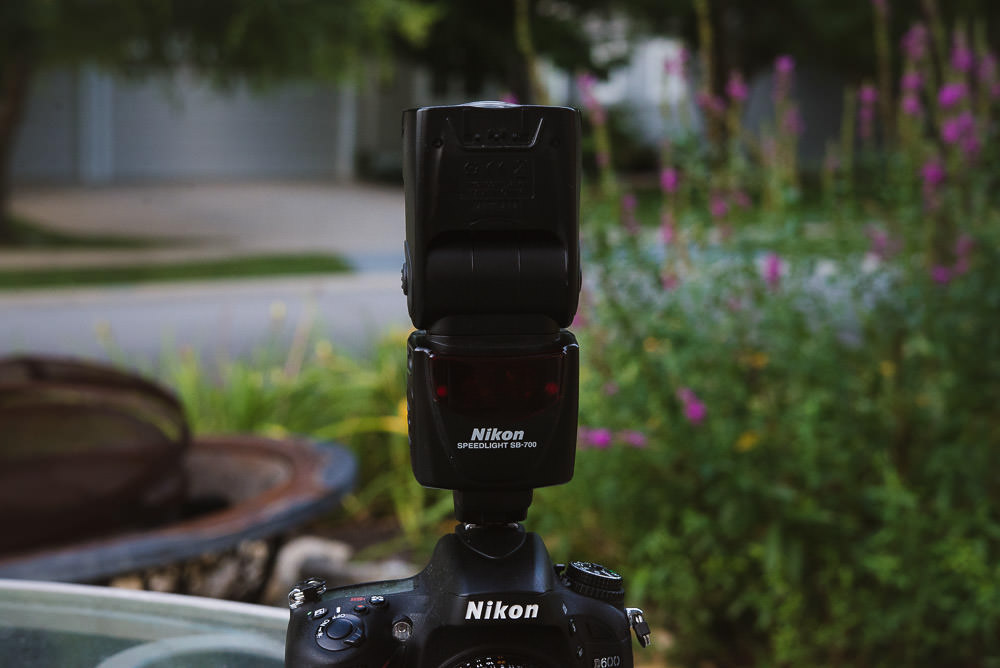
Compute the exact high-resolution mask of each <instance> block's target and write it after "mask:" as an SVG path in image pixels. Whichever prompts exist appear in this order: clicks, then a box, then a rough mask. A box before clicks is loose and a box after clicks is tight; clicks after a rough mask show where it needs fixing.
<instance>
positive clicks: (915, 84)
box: [901, 70, 924, 93]
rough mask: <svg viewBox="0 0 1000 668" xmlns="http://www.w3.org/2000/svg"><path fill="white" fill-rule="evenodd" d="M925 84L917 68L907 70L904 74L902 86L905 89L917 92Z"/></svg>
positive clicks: (909, 91)
mask: <svg viewBox="0 0 1000 668" xmlns="http://www.w3.org/2000/svg"><path fill="white" fill-rule="evenodd" d="M923 85H924V79H923V77H922V76H920V72H918V71H916V70H907V71H906V73H905V74H904V75H903V81H902V84H901V87H902V89H903V90H904V91H906V92H908V93H916V92H917V91H919V90H920V89H921V88H922V87H923Z"/></svg>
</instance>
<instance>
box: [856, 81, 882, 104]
mask: <svg viewBox="0 0 1000 668" xmlns="http://www.w3.org/2000/svg"><path fill="white" fill-rule="evenodd" d="M858 99H859V100H860V101H861V104H865V105H869V106H870V105H873V104H875V103H876V102H878V89H877V88H875V86H873V85H871V84H865V85H864V86H862V87H861V89H860V90H859V91H858Z"/></svg>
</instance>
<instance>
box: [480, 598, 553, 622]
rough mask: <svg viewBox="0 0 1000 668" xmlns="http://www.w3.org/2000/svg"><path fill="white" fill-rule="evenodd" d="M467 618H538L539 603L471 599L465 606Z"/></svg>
mask: <svg viewBox="0 0 1000 668" xmlns="http://www.w3.org/2000/svg"><path fill="white" fill-rule="evenodd" d="M465 618H466V619H486V620H496V619H537V618H538V604H537V603H529V604H528V605H516V604H515V605H510V604H506V605H505V604H504V602H503V601H469V604H468V606H467V607H466V608H465Z"/></svg>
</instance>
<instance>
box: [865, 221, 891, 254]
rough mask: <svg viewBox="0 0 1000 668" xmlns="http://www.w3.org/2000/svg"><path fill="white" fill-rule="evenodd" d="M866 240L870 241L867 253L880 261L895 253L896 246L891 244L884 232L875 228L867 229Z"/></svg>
mask: <svg viewBox="0 0 1000 668" xmlns="http://www.w3.org/2000/svg"><path fill="white" fill-rule="evenodd" d="M868 238H869V239H870V240H871V245H870V246H869V247H868V252H869V253H871V254H872V255H874V256H875V257H877V258H879V259H880V260H885V259H887V258H888V257H890V256H891V255H892V254H893V253H894V252H895V251H896V246H897V245H896V244H895V243H893V241H892V239H890V237H889V234H888V233H887V232H885V231H884V230H880V229H878V228H876V227H869V228H868Z"/></svg>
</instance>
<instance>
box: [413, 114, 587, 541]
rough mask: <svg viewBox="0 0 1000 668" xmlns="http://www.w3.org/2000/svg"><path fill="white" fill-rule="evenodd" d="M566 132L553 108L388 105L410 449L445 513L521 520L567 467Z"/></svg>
mask: <svg viewBox="0 0 1000 668" xmlns="http://www.w3.org/2000/svg"><path fill="white" fill-rule="evenodd" d="M579 136H580V115H579V113H578V112H577V111H576V110H575V109H570V108H565V107H538V106H516V105H507V104H503V103H493V102H489V103H475V104H469V105H461V106H455V107H425V108H422V109H411V110H408V111H406V112H405V113H404V114H403V146H404V149H403V159H404V167H403V170H404V171H403V178H404V182H405V184H406V244H405V252H406V264H405V266H404V271H403V285H404V290H405V292H406V294H407V305H408V307H409V311H410V317H411V319H412V320H413V324H414V325H415V326H416V327H417V328H418V331H417V332H415V333H414V334H413V335H412V336H411V337H410V342H409V350H408V352H409V360H408V364H409V375H408V380H409V386H408V392H407V399H408V407H409V415H410V454H411V458H412V466H413V473H414V475H415V476H416V478H417V480H418V481H419V482H420V483H421V484H422V485H425V486H428V487H439V488H443V489H451V490H455V492H456V493H455V506H456V514H457V516H458V519H459V520H461V521H470V522H483V521H490V522H502V521H510V522H516V521H519V520H522V519H524V517H525V515H526V513H527V508H528V505H529V504H530V503H531V494H532V490H533V489H534V488H536V487H544V486H546V485H556V484H560V483H564V482H567V481H568V480H570V478H572V476H573V460H574V452H575V449H576V430H577V427H576V423H577V404H578V401H577V392H578V384H579V383H578V366H579V355H578V349H577V344H576V339H575V338H574V337H573V335H572V334H570V333H569V332H568V331H566V330H565V329H563V328H565V327H567V326H568V325H569V324H570V322H571V321H572V320H573V315H574V314H575V313H576V308H577V303H578V299H579V294H580V245H579V237H578V229H579V223H578V219H579V186H580V144H579Z"/></svg>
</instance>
